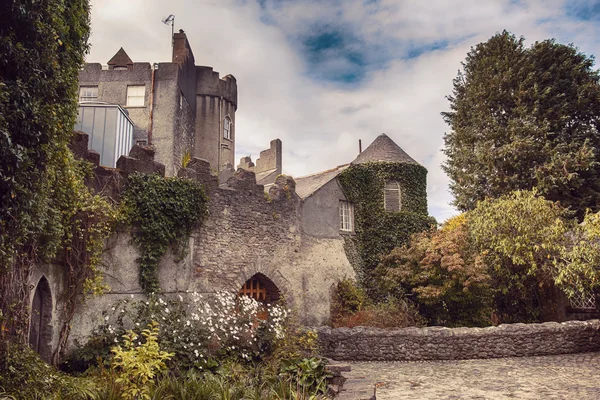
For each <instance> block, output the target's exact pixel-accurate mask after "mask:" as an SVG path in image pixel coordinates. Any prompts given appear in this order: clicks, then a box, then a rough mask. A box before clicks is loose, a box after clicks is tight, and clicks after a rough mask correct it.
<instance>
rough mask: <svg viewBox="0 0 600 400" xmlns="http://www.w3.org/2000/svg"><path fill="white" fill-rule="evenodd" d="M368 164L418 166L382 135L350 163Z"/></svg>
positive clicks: (386, 136) (387, 137)
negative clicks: (383, 163) (408, 164)
mask: <svg viewBox="0 0 600 400" xmlns="http://www.w3.org/2000/svg"><path fill="white" fill-rule="evenodd" d="M368 162H392V163H413V164H418V162H416V161H415V160H413V159H412V157H411V156H409V155H408V154H406V152H405V151H404V150H402V149H401V148H400V146H398V145H397V144H396V143H395V142H394V141H393V140H392V139H390V138H389V136H388V135H386V134H385V133H382V134H381V135H379V136H377V139H375V140H374V141H373V143H371V145H369V147H367V148H366V149H365V150H364V151H363V152H362V153H360V154H359V155H358V157H356V159H354V161H352V164H365V163H368Z"/></svg>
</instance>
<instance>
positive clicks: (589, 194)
mask: <svg viewBox="0 0 600 400" xmlns="http://www.w3.org/2000/svg"><path fill="white" fill-rule="evenodd" d="M523 41H524V39H523V38H522V37H521V38H519V39H517V38H516V37H515V36H514V35H512V34H510V33H509V32H506V31H504V32H502V33H499V34H496V35H494V36H493V37H492V38H490V39H489V40H488V41H487V42H485V43H480V44H478V45H477V46H475V47H474V48H472V49H471V51H470V52H469V53H468V54H467V57H466V60H465V62H464V63H463V70H462V71H459V73H458V76H457V77H456V79H454V89H453V93H452V95H451V96H448V100H449V101H450V109H451V111H450V112H444V113H442V115H443V116H444V119H445V121H446V122H447V123H448V124H449V125H450V127H451V132H449V133H447V134H446V135H445V137H444V140H445V150H444V152H445V153H446V155H447V156H448V160H447V162H446V163H445V165H444V169H445V171H446V173H447V174H448V175H449V176H450V178H451V181H452V183H451V190H452V192H453V194H454V195H455V204H456V206H457V207H458V208H459V209H460V210H463V211H464V210H471V209H473V208H475V205H476V203H477V201H480V200H484V199H485V198H488V197H491V198H496V197H499V196H501V195H503V194H508V193H509V192H511V191H514V190H519V189H526V190H530V189H533V188H536V189H537V190H538V193H539V194H540V195H542V196H544V197H545V198H547V199H548V200H551V201H560V203H561V205H562V206H563V207H570V208H571V209H572V210H574V211H575V212H576V213H577V216H578V217H579V218H580V219H582V218H583V216H584V214H585V210H586V209H587V208H591V209H592V210H594V211H598V204H600V202H599V200H600V179H599V174H600V163H599V161H600V153H599V152H598V150H597V149H598V148H599V147H600V135H599V134H598V133H599V132H598V128H599V126H598V119H599V117H600V84H599V82H600V75H599V74H598V71H594V70H593V69H592V68H593V64H594V60H593V58H592V57H587V56H586V55H584V54H582V53H580V52H578V50H577V49H576V48H575V47H573V46H572V45H569V46H565V45H561V44H557V43H555V42H554V40H545V41H543V42H536V43H534V44H533V45H532V46H531V47H530V48H526V47H525V46H524V44H523Z"/></svg>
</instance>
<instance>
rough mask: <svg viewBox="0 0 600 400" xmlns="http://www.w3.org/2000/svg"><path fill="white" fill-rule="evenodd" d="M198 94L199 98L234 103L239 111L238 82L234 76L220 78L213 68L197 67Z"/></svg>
mask: <svg viewBox="0 0 600 400" xmlns="http://www.w3.org/2000/svg"><path fill="white" fill-rule="evenodd" d="M196 94H197V95H198V96H211V97H219V98H220V97H223V98H224V99H225V100H227V101H229V102H231V103H233V106H234V108H235V109H236V110H237V103H238V101H237V81H236V79H235V77H234V76H233V75H225V76H224V77H223V78H220V77H219V73H218V72H217V71H214V70H213V69H212V67H205V66H197V67H196Z"/></svg>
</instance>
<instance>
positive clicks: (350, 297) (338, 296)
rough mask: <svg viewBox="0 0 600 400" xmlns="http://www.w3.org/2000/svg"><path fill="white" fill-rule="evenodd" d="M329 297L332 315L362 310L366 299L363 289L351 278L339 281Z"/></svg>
mask: <svg viewBox="0 0 600 400" xmlns="http://www.w3.org/2000/svg"><path fill="white" fill-rule="evenodd" d="M331 297H332V298H331V313H332V314H333V315H347V314H354V313H356V312H358V311H360V310H362V308H363V307H364V305H365V304H366V303H367V301H368V297H367V294H366V293H365V291H364V290H363V289H362V288H361V287H359V286H358V285H357V284H356V282H354V281H353V280H351V279H343V280H341V281H339V282H338V283H337V285H336V286H335V289H334V291H333V294H332V296H331Z"/></svg>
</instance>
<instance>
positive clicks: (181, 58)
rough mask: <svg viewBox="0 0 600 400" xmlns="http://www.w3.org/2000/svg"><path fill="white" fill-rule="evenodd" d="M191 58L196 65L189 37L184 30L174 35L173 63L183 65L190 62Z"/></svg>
mask: <svg viewBox="0 0 600 400" xmlns="http://www.w3.org/2000/svg"><path fill="white" fill-rule="evenodd" d="M190 57H191V60H190V61H191V62H192V64H195V61H194V53H192V48H191V47H190V43H189V42H188V40H187V36H186V34H185V32H184V31H183V29H180V30H179V33H176V34H174V35H173V60H172V61H173V62H174V63H178V64H183V63H185V62H187V61H188V59H189V58H190Z"/></svg>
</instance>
